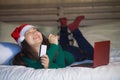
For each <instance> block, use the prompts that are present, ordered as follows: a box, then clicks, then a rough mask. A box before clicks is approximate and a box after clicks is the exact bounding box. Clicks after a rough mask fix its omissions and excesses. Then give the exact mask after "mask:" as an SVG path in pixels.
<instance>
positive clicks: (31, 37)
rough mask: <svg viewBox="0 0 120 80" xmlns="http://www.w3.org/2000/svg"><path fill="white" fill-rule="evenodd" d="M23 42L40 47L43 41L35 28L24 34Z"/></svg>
mask: <svg viewBox="0 0 120 80" xmlns="http://www.w3.org/2000/svg"><path fill="white" fill-rule="evenodd" d="M25 40H26V41H27V43H28V44H29V45H31V46H34V45H38V44H39V45H40V44H41V43H42V41H43V37H42V34H41V33H40V32H39V31H38V30H37V29H36V28H30V29H29V30H27V31H26V32H25Z"/></svg>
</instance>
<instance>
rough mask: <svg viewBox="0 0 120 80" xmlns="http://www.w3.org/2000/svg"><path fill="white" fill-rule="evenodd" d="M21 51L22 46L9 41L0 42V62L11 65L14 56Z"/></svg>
mask: <svg viewBox="0 0 120 80" xmlns="http://www.w3.org/2000/svg"><path fill="white" fill-rule="evenodd" d="M19 51H20V46H18V45H17V44H14V43H9V42H0V64H1V65H9V64H10V62H11V61H12V58H13V57H14V56H15V55H16V54H17V53H18V52H19Z"/></svg>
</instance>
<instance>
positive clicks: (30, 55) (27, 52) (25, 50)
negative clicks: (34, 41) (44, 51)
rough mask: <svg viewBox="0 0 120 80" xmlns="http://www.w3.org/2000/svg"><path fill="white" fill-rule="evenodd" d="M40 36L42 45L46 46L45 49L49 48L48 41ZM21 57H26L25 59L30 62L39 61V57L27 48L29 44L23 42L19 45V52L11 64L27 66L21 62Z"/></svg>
mask: <svg viewBox="0 0 120 80" xmlns="http://www.w3.org/2000/svg"><path fill="white" fill-rule="evenodd" d="M42 36H43V42H42V44H45V45H47V47H48V48H49V46H50V43H49V41H48V39H47V38H46V37H45V36H44V35H43V34H42ZM23 57H27V58H30V59H32V60H37V61H39V60H40V57H39V56H38V55H37V53H36V52H35V51H34V50H33V49H32V48H31V47H30V46H29V44H28V43H27V42H26V41H25V40H24V41H23V42H22V43H21V51H20V52H19V53H18V54H17V55H16V56H15V57H14V59H13V64H14V65H23V66H27V64H26V63H25V61H24V60H23Z"/></svg>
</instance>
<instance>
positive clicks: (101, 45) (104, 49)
mask: <svg viewBox="0 0 120 80" xmlns="http://www.w3.org/2000/svg"><path fill="white" fill-rule="evenodd" d="M109 55H110V41H109V40H107V41H100V42H95V43H94V57H93V61H92V62H91V61H86V62H85V61H84V62H83V63H80V64H73V65H71V67H92V68H95V67H98V66H102V65H107V64H108V63H109Z"/></svg>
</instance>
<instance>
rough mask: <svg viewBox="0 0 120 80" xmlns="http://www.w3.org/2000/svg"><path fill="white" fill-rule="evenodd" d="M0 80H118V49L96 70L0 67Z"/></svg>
mask: <svg viewBox="0 0 120 80" xmlns="http://www.w3.org/2000/svg"><path fill="white" fill-rule="evenodd" d="M0 80H120V49H111V50H110V63H109V64H108V65H104V66H99V67H96V68H87V67H66V68H59V69H33V68H27V67H24V66H7V65H0Z"/></svg>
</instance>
